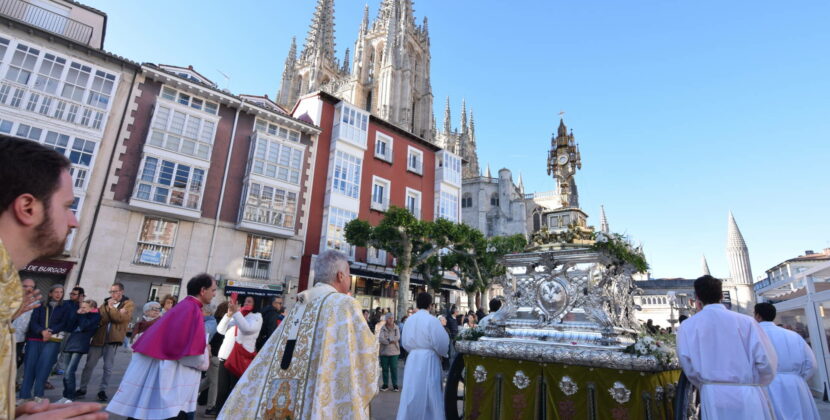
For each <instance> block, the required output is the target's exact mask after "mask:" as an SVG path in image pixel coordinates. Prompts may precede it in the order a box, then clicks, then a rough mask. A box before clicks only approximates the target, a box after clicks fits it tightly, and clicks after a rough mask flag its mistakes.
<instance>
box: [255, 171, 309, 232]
mask: <svg viewBox="0 0 830 420" xmlns="http://www.w3.org/2000/svg"><path fill="white" fill-rule="evenodd" d="M296 213H297V193H296V192H291V191H285V190H282V189H279V188H275V187H272V186H269V185H262V184H258V183H256V182H252V183H251V184H250V185H249V186H248V192H247V198H246V200H245V211H244V212H243V213H242V220H244V221H248V222H254V223H262V224H265V225H271V226H276V227H280V228H286V229H294V216H295V215H296Z"/></svg>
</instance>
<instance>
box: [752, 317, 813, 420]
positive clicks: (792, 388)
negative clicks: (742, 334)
mask: <svg viewBox="0 0 830 420" xmlns="http://www.w3.org/2000/svg"><path fill="white" fill-rule="evenodd" d="M775 314H776V310H775V305H773V304H771V303H759V304H757V305H755V320H756V321H758V322H759V323H760V325H761V328H762V329H763V330H764V332H765V333H767V336H768V337H769V340H770V341H771V342H772V345H773V346H774V347H775V353H776V354H777V355H778V371H777V373H776V374H775V379H773V380H772V383H770V384H769V386H768V387H767V392H769V397H770V399H771V400H772V406H773V408H775V415H776V416H777V417H778V420H802V419H803V420H819V416H818V408H816V401H815V400H814V399H813V395H812V394H811V393H810V387H809V386H807V380H808V379H810V378H812V377H813V374H815V373H816V356H815V354H813V350H811V349H810V346H808V345H807V342H806V341H804V339H803V338H801V336H800V335H798V334H797V333H796V332H795V331H790V330H788V329H784V328H781V327H779V326H777V325H775V324H774V323H773V322H772V321H774V320H775Z"/></svg>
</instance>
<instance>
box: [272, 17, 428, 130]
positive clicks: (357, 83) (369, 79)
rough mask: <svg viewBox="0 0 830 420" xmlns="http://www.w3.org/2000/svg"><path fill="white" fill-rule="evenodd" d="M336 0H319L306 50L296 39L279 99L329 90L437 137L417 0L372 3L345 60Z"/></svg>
mask: <svg viewBox="0 0 830 420" xmlns="http://www.w3.org/2000/svg"><path fill="white" fill-rule="evenodd" d="M334 47H335V34H334V0H318V1H317V6H316V9H315V11H314V15H313V17H312V20H311V26H310V27H309V31H308V35H307V36H306V40H305V44H304V45H303V49H302V51H300V52H299V54H297V45H296V41H295V40H292V42H291V47H290V49H289V53H288V57H287V58H286V60H285V68H284V70H283V73H282V82H281V84H280V90H279V92H278V93H277V103H279V104H280V105H282V106H285V107H288V108H291V107H293V106H294V104H295V103H296V102H297V100H298V99H299V98H300V97H302V96H303V95H305V94H308V93H311V92H315V91H318V90H323V91H325V92H327V93H330V94H332V95H334V96H336V97H338V98H340V99H343V100H345V101H347V102H350V103H352V104H353V105H356V106H358V107H361V108H363V109H366V110H367V111H369V112H370V113H372V114H373V115H376V116H378V117H380V118H382V119H384V120H386V121H388V122H390V123H392V124H395V125H396V126H398V127H401V128H403V129H405V130H407V131H409V132H411V133H413V134H415V135H416V136H419V137H421V138H423V139H426V140H429V141H433V142H434V141H435V138H436V134H437V133H436V129H435V122H434V117H433V112H432V103H433V96H432V85H431V82H430V52H429V29H428V26H427V19H426V17H425V18H424V19H423V23H422V24H421V25H418V24H416V23H415V16H414V13H413V7H412V0H382V2H381V4H380V9H379V10H378V14H377V17H376V18H375V20H374V21H373V22H370V21H369V7H368V5H367V6H366V9H365V10H364V13H363V22H362V23H361V25H360V30H359V31H358V34H357V40H356V41H355V44H354V50H353V51H354V54H353V58H350V50H349V49H346V51H345V55H344V57H343V61H342V63H341V62H340V61H339V60H338V59H337V58H336V56H335V50H334Z"/></svg>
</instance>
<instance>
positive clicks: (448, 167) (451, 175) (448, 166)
mask: <svg viewBox="0 0 830 420" xmlns="http://www.w3.org/2000/svg"><path fill="white" fill-rule="evenodd" d="M439 156H440V157H439V159H438V167H439V168H441V170H442V171H443V177H444V180H445V181H447V182H450V183H452V184H454V185H460V184H461V158H459V157H458V156H455V155H453V154H450V153H448V152H440V155H439Z"/></svg>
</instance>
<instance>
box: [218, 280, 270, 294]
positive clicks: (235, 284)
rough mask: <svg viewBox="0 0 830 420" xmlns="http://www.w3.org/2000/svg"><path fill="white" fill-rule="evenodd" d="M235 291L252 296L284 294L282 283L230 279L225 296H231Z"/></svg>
mask: <svg viewBox="0 0 830 420" xmlns="http://www.w3.org/2000/svg"><path fill="white" fill-rule="evenodd" d="M233 292H237V293H239V294H244V295H252V296H277V295H281V294H282V284H264V283H253V282H247V281H239V280H228V282H227V283H226V284H225V296H229V295H230V294H231V293H233Z"/></svg>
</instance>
